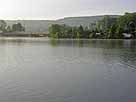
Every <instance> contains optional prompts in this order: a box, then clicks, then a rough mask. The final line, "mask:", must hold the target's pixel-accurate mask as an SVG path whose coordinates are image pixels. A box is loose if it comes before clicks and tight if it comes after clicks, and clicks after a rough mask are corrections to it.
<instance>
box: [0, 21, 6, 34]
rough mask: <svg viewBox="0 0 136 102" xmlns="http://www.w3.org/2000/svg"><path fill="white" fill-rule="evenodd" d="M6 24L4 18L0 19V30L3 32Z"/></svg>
mask: <svg viewBox="0 0 136 102" xmlns="http://www.w3.org/2000/svg"><path fill="white" fill-rule="evenodd" d="M6 26H7V23H6V22H5V21H4V20H0V30H1V31H3V32H5V31H6Z"/></svg>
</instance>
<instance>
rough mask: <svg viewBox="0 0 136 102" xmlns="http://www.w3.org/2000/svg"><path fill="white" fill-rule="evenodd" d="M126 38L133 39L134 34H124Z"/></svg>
mask: <svg viewBox="0 0 136 102" xmlns="http://www.w3.org/2000/svg"><path fill="white" fill-rule="evenodd" d="M123 36H124V38H131V37H132V34H128V33H123Z"/></svg>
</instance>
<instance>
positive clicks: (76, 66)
mask: <svg viewBox="0 0 136 102" xmlns="http://www.w3.org/2000/svg"><path fill="white" fill-rule="evenodd" d="M0 102H136V41H135V40H68V39H67V40H63V39H62V40H50V39H46V38H0Z"/></svg>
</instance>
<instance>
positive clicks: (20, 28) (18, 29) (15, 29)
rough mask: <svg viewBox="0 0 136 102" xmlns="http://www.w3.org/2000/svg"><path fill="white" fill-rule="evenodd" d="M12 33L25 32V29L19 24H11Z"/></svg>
mask: <svg viewBox="0 0 136 102" xmlns="http://www.w3.org/2000/svg"><path fill="white" fill-rule="evenodd" d="M12 31H19V32H21V31H25V28H24V27H23V26H22V25H21V23H17V24H13V25H12Z"/></svg>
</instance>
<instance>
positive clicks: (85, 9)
mask: <svg viewBox="0 0 136 102" xmlns="http://www.w3.org/2000/svg"><path fill="white" fill-rule="evenodd" d="M0 4H1V5H0V19H58V18H63V17H68V16H92V15H103V14H123V13H124V12H135V11H136V0H0Z"/></svg>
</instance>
